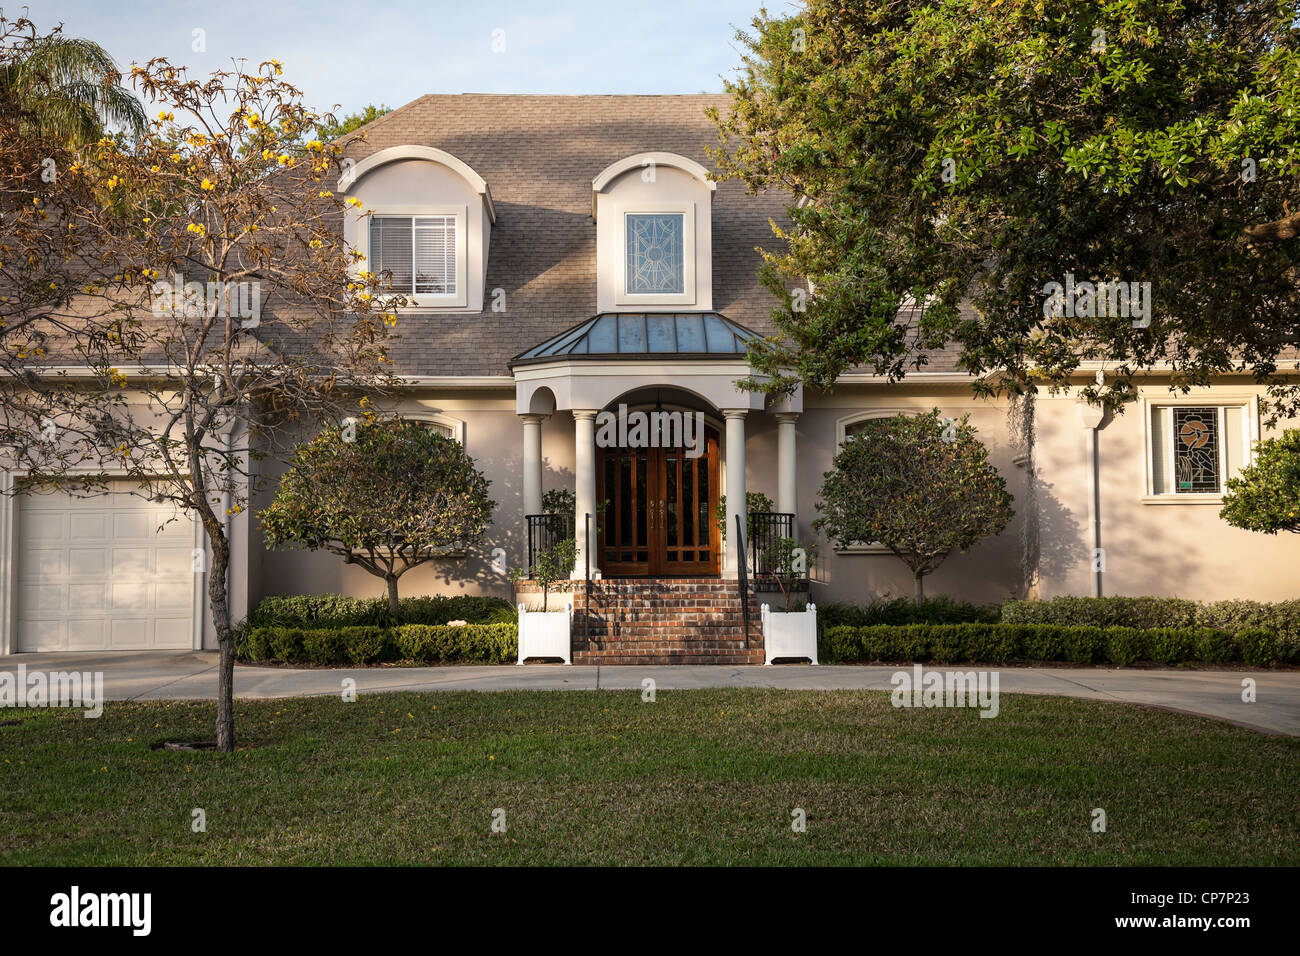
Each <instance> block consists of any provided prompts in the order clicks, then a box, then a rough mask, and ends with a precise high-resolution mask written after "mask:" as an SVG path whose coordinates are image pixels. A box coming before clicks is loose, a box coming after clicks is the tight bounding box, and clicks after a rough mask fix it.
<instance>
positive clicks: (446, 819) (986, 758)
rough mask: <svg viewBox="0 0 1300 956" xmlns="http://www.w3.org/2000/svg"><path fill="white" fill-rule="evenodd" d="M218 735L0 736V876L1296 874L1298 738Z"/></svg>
mask: <svg viewBox="0 0 1300 956" xmlns="http://www.w3.org/2000/svg"><path fill="white" fill-rule="evenodd" d="M237 713H238V715H239V717H238V724H237V727H238V730H239V732H240V734H241V740H242V742H243V743H244V744H246V745H248V749H244V750H240V751H239V752H238V753H235V754H215V753H180V752H173V751H163V750H158V751H155V750H151V749H150V745H151V743H156V742H158V741H161V740H165V739H166V740H175V739H183V740H194V739H202V738H207V737H210V736H211V732H212V731H211V722H212V719H213V715H214V708H213V705H212V704H210V703H206V704H201V703H189V702H160V703H129V704H108V705H106V707H105V710H104V715H103V716H102V717H101V718H100V719H98V720H87V719H85V718H83V717H82V716H81V712H80V711H8V712H4V713H3V714H2V715H0V716H3V718H5V720H9V719H16V720H18V721H19V722H18V723H17V724H15V725H11V726H3V727H0V792H2V793H3V794H4V799H3V800H0V863H4V864H11V865H12V864H58V865H65V864H153V865H157V864H163V865H166V864H269V863H279V864H365V863H444V864H705V865H711V864H859V863H897V864H911V863H938V864H959V863H989V864H1099V865H1116V864H1227V865H1241V864H1252V863H1253V864H1290V865H1295V864H1297V863H1300V838H1298V830H1300V827H1298V823H1300V820H1298V817H1300V804H1297V803H1296V801H1295V789H1294V787H1295V781H1296V779H1297V778H1298V777H1300V740H1296V739H1292V738H1282V737H1267V736H1263V735H1261V734H1258V733H1255V732H1252V731H1248V730H1244V729H1242V728H1239V727H1234V726H1231V725H1228V724H1222V723H1217V722H1214V721H1210V720H1205V719H1201V718H1197V717H1189V716H1185V715H1181V714H1173V713H1167V712H1164V711H1158V710H1150V709H1145V708H1139V707H1132V706H1125V705H1115V704H1102V703H1096V702H1091V701H1082V700H1066V699H1060V698H1052V697H1037V696H1026V695H1003V697H1002V700H1001V714H1000V716H998V717H997V718H994V719H981V718H980V717H979V716H978V712H977V711H973V710H955V709H948V710H943V709H938V710H898V709H894V708H893V707H891V706H890V704H889V697H888V694H886V693H882V692H871V691H834V692H790V691H774V690H748V689H746V690H735V689H732V690H699V691H661V692H659V694H658V699H657V701H655V702H652V703H646V702H642V700H641V695H640V693H639V692H631V691H629V692H614V691H601V692H576V691H552V692H536V691H532V692H530V691H513V692H509V693H437V694H382V695H363V696H362V697H361V698H360V699H359V700H358V701H357V702H355V703H345V702H343V701H342V700H339V699H334V698H329V699H324V698H313V699H294V700H281V701H238V702H237ZM796 807H800V808H803V810H805V811H806V814H807V830H806V832H803V833H796V832H793V831H792V829H791V826H790V823H791V820H792V817H791V812H792V810H793V809H794V808H796ZM1096 807H1100V808H1102V809H1104V810H1105V811H1106V815H1107V824H1108V825H1107V829H1106V832H1104V833H1094V832H1092V830H1091V827H1090V822H1091V812H1092V810H1093V808H1096ZM194 808H203V810H204V811H205V812H206V816H207V831H206V832H205V833H194V832H192V831H191V811H192V809H194ZM496 808H501V809H503V810H504V811H505V822H506V826H507V832H505V833H503V834H502V833H493V832H492V830H491V824H492V814H493V810H494V809H496Z"/></svg>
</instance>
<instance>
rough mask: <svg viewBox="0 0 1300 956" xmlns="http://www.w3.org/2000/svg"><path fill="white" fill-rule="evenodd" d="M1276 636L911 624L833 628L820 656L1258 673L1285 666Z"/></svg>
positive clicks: (1205, 629) (1193, 629) (1178, 630)
mask: <svg viewBox="0 0 1300 956" xmlns="http://www.w3.org/2000/svg"><path fill="white" fill-rule="evenodd" d="M1278 650H1279V649H1278V645H1277V642H1276V641H1275V640H1274V638H1273V636H1272V635H1271V634H1270V633H1269V632H1267V631H1264V630H1258V629H1255V630H1243V631H1239V632H1238V633H1236V634H1229V633H1228V632H1226V631H1221V630H1217V629H1214V628H1208V627H1189V628H1174V627H1162V628H1135V627H1105V628H1102V627H1093V626H1088V625H1081V626H1060V625H1050V624H1048V625H1033V624H985V623H979V622H967V623H963V624H906V625H903V626H901V627H893V626H889V625H876V626H870V627H847V626H843V625H840V626H836V627H830V628H827V629H826V631H825V633H824V634H823V635H822V639H821V641H820V642H819V646H818V654H819V656H820V657H821V659H822V660H824V661H825V662H827V663H840V662H852V661H890V662H893V661H908V662H919V663H924V662H927V661H933V662H935V663H941V664H956V663H961V662H963V661H971V662H980V663H989V664H1000V663H1005V662H1006V661H1011V660H1034V661H1068V662H1070V663H1074V664H1101V663H1110V664H1117V665H1119V666H1121V667H1122V666H1125V665H1128V664H1133V663H1135V662H1137V661H1155V662H1157V663H1160V664H1184V663H1205V664H1222V663H1228V662H1233V661H1241V662H1244V663H1246V664H1248V665H1250V666H1252V667H1264V666H1267V665H1269V664H1273V663H1278V662H1280V661H1281V657H1280V655H1279V653H1278Z"/></svg>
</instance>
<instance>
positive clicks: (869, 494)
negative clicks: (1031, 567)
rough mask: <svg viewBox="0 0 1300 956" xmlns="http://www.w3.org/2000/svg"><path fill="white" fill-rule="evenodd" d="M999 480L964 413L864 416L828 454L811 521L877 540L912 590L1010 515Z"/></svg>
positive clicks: (847, 540) (844, 539) (842, 540)
mask: <svg viewBox="0 0 1300 956" xmlns="http://www.w3.org/2000/svg"><path fill="white" fill-rule="evenodd" d="M1013 500H1014V499H1013V498H1012V497H1011V494H1010V493H1009V492H1008V491H1007V483H1006V479H1004V478H1003V477H1002V476H1001V475H999V474H998V472H997V469H996V468H994V467H993V466H992V465H991V464H989V453H988V449H987V448H985V447H984V444H983V443H982V442H981V441H980V440H979V439H978V438H976V437H975V429H974V428H972V427H971V426H970V425H969V424H968V422H967V419H966V417H963V418H961V419H960V420H954V421H948V422H945V421H944V420H943V419H942V418H940V417H939V410H938V409H934V410H933V411H931V412H928V413H927V414H924V415H898V416H896V417H893V418H877V419H873V420H871V421H868V422H866V423H865V425H864V426H863V428H862V430H861V431H860V432H858V433H856V434H854V435H853V436H852V437H850V438H849V439H848V441H846V442H845V443H844V447H843V448H841V449H840V452H839V454H837V455H836V456H835V463H834V467H833V468H832V470H830V471H828V472H826V475H825V481H824V483H823V484H822V500H821V501H819V502H818V503H817V510H818V511H820V512H821V517H820V518H818V519H817V520H816V521H814V522H813V528H814V529H815V530H817V531H825V532H826V534H827V536H828V537H830V538H831V539H833V540H834V541H835V542H836V544H838V545H839V546H840V547H848V546H850V545H851V544H853V543H854V542H877V541H878V542H879V543H881V544H883V545H884V546H885V547H887V548H889V550H890V551H892V552H894V554H895V555H897V556H898V557H899V559H900V560H902V561H903V563H904V564H906V565H907V566H908V568H909V569H911V571H912V577H913V579H914V581H915V596H916V599H917V600H918V601H919V600H920V599H921V598H922V597H923V596H924V593H925V586H924V579H925V576H926V575H927V574H930V573H931V572H933V571H934V570H935V569H936V568H937V567H939V565H940V564H942V563H943V561H944V559H945V558H947V557H948V555H950V554H952V553H953V552H954V551H957V552H961V551H967V550H969V549H970V548H971V547H972V546H973V545H974V544H975V543H976V542H977V541H979V540H980V539H981V538H984V537H987V536H989V535H994V534H998V533H999V532H1000V531H1002V529H1003V528H1005V527H1006V526H1007V523H1008V522H1009V521H1010V520H1011V516H1012V514H1013V512H1012V510H1011V502H1012V501H1013Z"/></svg>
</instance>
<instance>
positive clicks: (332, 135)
mask: <svg viewBox="0 0 1300 956" xmlns="http://www.w3.org/2000/svg"><path fill="white" fill-rule="evenodd" d="M392 111H393V108H392V107H391V106H376V105H375V104H374V103H371V104H370V105H369V106H367V107H366V108H365V109H363V110H360V111H358V112H356V113H349V114H348V115H346V116H343V117H340V118H339V119H337V120H332V121H330V122H328V123H325V124H323V125H321V126H318V127H317V128H316V138H317V139H319V140H321V141H323V142H326V143H332V142H334V140H336V139H342V138H343V137H344V136H346V135H348V133H352V132H355V131H356V130H358V129H360V128H361V127H363V126H365V125H366V124H367V123H373V122H374V121H375V120H377V119H379V117H381V116H385V115H387V114H388V113H391V112H392Z"/></svg>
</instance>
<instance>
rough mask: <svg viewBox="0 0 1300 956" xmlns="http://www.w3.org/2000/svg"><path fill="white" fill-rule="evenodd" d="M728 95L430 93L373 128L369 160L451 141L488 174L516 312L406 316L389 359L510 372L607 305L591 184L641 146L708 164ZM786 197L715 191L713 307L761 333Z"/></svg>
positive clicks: (417, 367)
mask: <svg viewBox="0 0 1300 956" xmlns="http://www.w3.org/2000/svg"><path fill="white" fill-rule="evenodd" d="M726 104H727V97H726V96H725V95H716V94H710V95H704V94H701V95H692V96H514V95H509V96H507V95H492V94H477V93H475V94H463V95H429V96H423V97H421V98H420V99H418V100H415V101H414V102H412V103H409V104H407V105H406V106H403V107H401V108H400V109H397V110H395V111H393V112H392V113H389V114H388V115H387V116H384V117H382V118H381V119H379V120H376V121H375V122H374V123H371V124H370V125H369V126H367V127H366V133H367V135H368V137H369V142H368V143H364V144H358V145H357V146H355V147H353V148H351V149H350V150H349V153H348V155H350V156H352V157H353V158H355V159H361V158H364V157H365V156H368V155H370V154H371V153H375V152H378V151H379V150H381V149H387V148H388V147H391V146H404V145H421V146H433V147H436V148H438V149H442V150H446V151H447V152H449V153H451V154H452V155H453V156H455V157H457V158H458V159H461V160H463V161H464V162H466V163H468V164H469V165H470V166H471V167H473V169H474V170H475V171H476V172H477V173H478V174H479V175H481V176H482V177H483V178H484V179H485V180H487V183H488V186H489V188H490V189H491V190H492V198H493V201H494V202H495V204H496V211H497V222H496V224H495V225H494V226H493V227H492V237H491V243H490V246H489V252H488V268H487V289H488V291H489V300H490V298H491V296H490V293H491V290H493V289H497V288H500V289H504V290H505V295H506V311H505V312H492V311H491V309H490V308H489V309H485V310H484V312H483V313H482V314H481V315H480V314H468V315H466V314H462V315H452V314H440V315H411V316H404V317H403V318H402V319H401V320H400V321H399V323H398V326H397V335H398V338H397V340H396V341H395V342H394V343H393V344H392V346H391V347H390V350H389V351H390V355H391V356H392V357H393V358H394V359H395V360H396V362H397V371H398V372H399V373H400V374H408V375H464V376H483V375H506V374H509V368H508V363H509V361H510V359H511V358H512V357H513V356H515V355H518V354H519V353H521V352H523V351H524V350H526V349H529V348H531V347H532V346H535V345H538V344H539V343H541V342H543V341H545V340H546V339H548V338H550V337H551V336H553V335H556V334H557V333H560V332H562V331H564V330H566V329H569V328H570V327H572V326H574V325H576V324H577V323H579V322H582V321H584V320H586V319H589V318H591V317H592V316H593V315H594V314H595V313H596V225H595V223H594V222H593V221H592V218H591V181H592V179H594V178H595V177H596V176H597V175H598V174H599V173H600V172H601V170H603V169H605V167H607V166H609V165H610V164H611V163H614V162H616V161H617V160H620V159H623V158H624V157H626V156H630V155H633V154H635V153H641V152H652V151H665V152H670V153H678V154H680V155H682V156H686V157H689V158H690V159H693V160H696V161H697V162H699V163H701V164H703V165H704V166H706V167H707V168H709V169H712V168H713V166H712V164H711V163H710V162H709V158H708V155H707V154H706V153H705V147H706V146H711V145H714V144H716V142H717V131H716V128H715V127H714V125H713V123H712V122H710V120H709V119H708V118H707V117H705V115H704V109H705V108H706V107H708V106H720V107H725V106H726ZM784 218H785V216H784V210H783V197H781V196H780V195H777V194H765V195H760V196H751V195H748V194H747V193H746V191H745V187H744V186H743V185H742V184H740V183H737V182H722V183H719V184H718V188H717V192H716V193H715V194H714V198H713V307H714V308H715V309H716V310H717V311H718V312H721V313H722V314H723V315H725V316H727V318H729V319H732V320H734V321H736V322H739V323H741V324H742V325H745V326H748V327H749V328H751V329H753V330H755V331H757V332H759V333H761V334H768V333H769V332H771V330H772V326H771V322H770V321H769V318H768V316H769V313H770V312H771V310H772V307H773V305H774V304H775V303H774V300H773V298H772V295H771V293H769V292H768V291H767V290H766V289H765V288H763V287H762V286H761V285H760V284H759V281H758V269H759V265H760V262H761V259H760V257H759V254H758V253H757V251H756V250H755V247H757V246H759V245H763V246H767V247H771V246H773V245H774V243H775V242H776V238H775V236H773V234H772V230H771V227H770V226H769V224H768V221H769V219H776V220H778V221H781V220H783V219H784Z"/></svg>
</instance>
